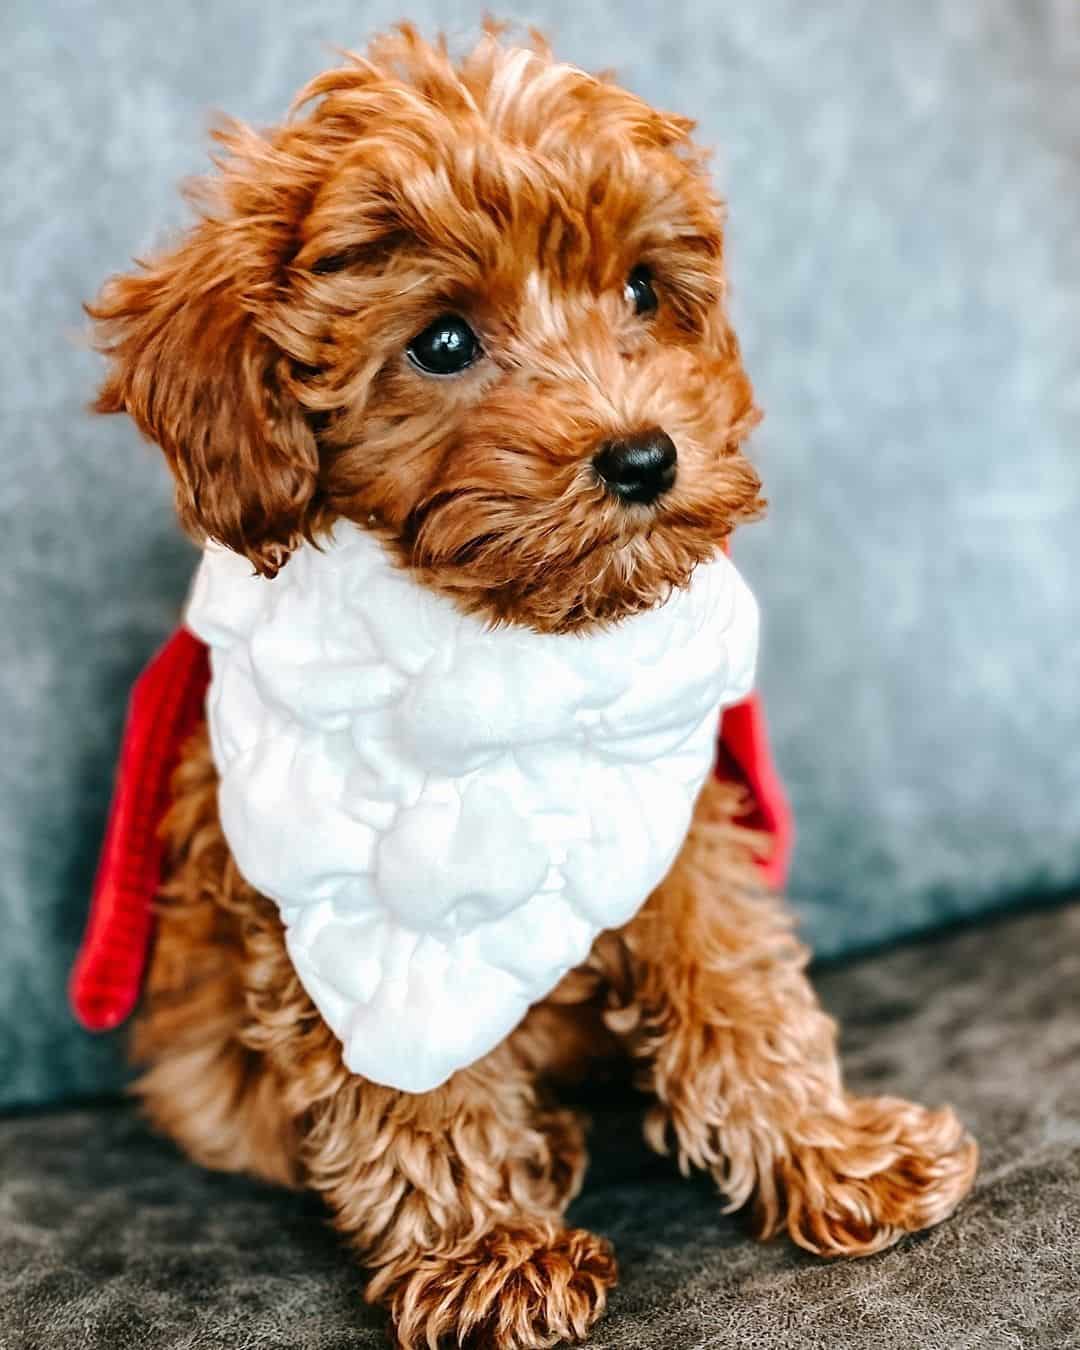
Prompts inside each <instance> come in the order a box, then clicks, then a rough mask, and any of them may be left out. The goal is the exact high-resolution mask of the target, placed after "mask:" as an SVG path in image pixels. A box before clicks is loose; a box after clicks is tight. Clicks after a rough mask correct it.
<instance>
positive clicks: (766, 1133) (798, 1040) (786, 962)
mask: <svg viewBox="0 0 1080 1350" xmlns="http://www.w3.org/2000/svg"><path fill="white" fill-rule="evenodd" d="M739 798H740V791H739V789H737V788H735V787H733V786H731V785H728V784H723V783H719V782H713V783H710V784H709V785H708V786H707V787H706V788H705V790H704V792H703V793H702V796H701V798H700V800H699V802H698V807H697V812H696V816H695V820H694V824H693V827H692V828H691V831H690V834H689V836H688V838H687V841H686V844H685V845H684V847H683V851H682V854H681V855H680V858H679V861H678V863H677V864H676V866H675V867H674V869H673V870H672V872H671V873H670V875H669V876H668V878H667V879H666V880H665V882H664V883H663V884H662V885H661V886H660V887H659V888H658V889H657V890H656V891H655V892H654V894H653V895H652V896H651V897H650V899H649V901H648V903H647V904H646V905H645V907H644V908H643V909H642V911H641V912H640V913H639V914H638V916H637V917H636V918H635V919H634V920H633V921H632V923H631V924H630V925H629V927H628V928H627V929H626V930H625V934H624V936H625V940H626V943H627V945H628V946H629V948H630V950H631V951H632V952H633V953H634V956H635V960H636V963H637V987H636V989H635V991H634V998H633V1001H632V1002H631V1003H630V1005H629V1006H628V1007H626V1008H625V1009H623V1010H621V1011H620V1012H619V1013H617V1014H612V1015H611V1017H610V1019H609V1020H610V1022H611V1025H612V1026H614V1027H617V1028H618V1029H619V1030H620V1031H621V1032H622V1034H623V1035H624V1037H625V1038H626V1040H627V1042H628V1044H629V1046H630V1049H631V1051H632V1053H633V1054H634V1055H635V1056H637V1057H638V1058H639V1059H640V1060H641V1062H642V1071H641V1082H642V1084H643V1085H644V1086H645V1087H646V1088H647V1089H648V1090H650V1091H651V1092H653V1093H654V1094H655V1096H656V1099H657V1100H656V1104H655V1105H654V1107H653V1108H652V1110H651V1111H650V1114H649V1118H648V1123H647V1135H648V1138H649V1140H650V1142H651V1143H652V1144H653V1146H654V1147H655V1148H657V1149H658V1150H660V1151H661V1152H663V1151H666V1150H667V1148H668V1147H669V1141H673V1142H674V1146H675V1149H676V1151H677V1155H678V1159H679V1164H680V1166H681V1167H682V1169H683V1170H684V1171H686V1170H687V1169H688V1168H689V1167H690V1166H691V1165H692V1166H695V1167H704V1168H708V1169H709V1170H710V1171H711V1172H712V1173H713V1175H714V1176H715V1177H716V1179H717V1181H718V1182H719V1184H720V1187H721V1189H722V1190H723V1191H724V1193H725V1194H726V1196H727V1197H728V1200H729V1207H730V1208H731V1209H737V1208H739V1207H740V1206H742V1205H744V1204H746V1203H747V1202H748V1201H750V1200H751V1199H753V1202H754V1226H755V1229H756V1231H757V1233H758V1235H759V1236H761V1237H770V1236H772V1235H773V1234H774V1233H776V1232H777V1231H778V1230H779V1229H780V1228H786V1229H787V1231H788V1233H789V1235H790V1236H791V1238H792V1239H793V1240H794V1241H795V1242H797V1243H798V1244H799V1246H801V1247H805V1248H806V1249H807V1250H808V1251H812V1252H815V1253H817V1254H818V1255H821V1256H841V1255H847V1256H863V1255H867V1254H868V1253H870V1252H875V1251H879V1250H881V1248H883V1247H888V1246H890V1245H892V1243H894V1242H896V1241H897V1239H898V1238H900V1237H901V1236H902V1235H903V1234H904V1233H907V1232H914V1231H916V1230H917V1229H920V1228H926V1227H928V1226H930V1225H931V1224H935V1223H939V1222H940V1221H941V1220H942V1219H944V1218H945V1217H946V1216H947V1215H949V1214H950V1213H951V1212H952V1210H953V1209H954V1208H955V1207H956V1205H957V1204H958V1203H959V1202H960V1200H961V1199H962V1198H963V1197H964V1196H965V1195H966V1194H967V1192H968V1190H969V1188H970V1186H971V1183H972V1180H973V1177H974V1172H975V1164H976V1156H977V1154H976V1147H975V1144H974V1142H973V1141H972V1140H971V1139H970V1138H969V1137H968V1135H967V1134H966V1133H965V1131H964V1129H963V1127H962V1126H961V1124H960V1122H959V1121H958V1120H957V1118H956V1116H955V1115H954V1114H953V1112H952V1111H951V1110H950V1109H949V1108H947V1107H946V1108H943V1109H941V1110H939V1111H928V1110H926V1109H925V1108H923V1107H921V1106H915V1105H913V1104H911V1103H909V1102H904V1101H899V1100H896V1099H894V1098H888V1097H883V1098H874V1099H859V1098H855V1097H852V1096H849V1095H848V1094H847V1093H846V1092H845V1091H844V1089H843V1087H842V1084H841V1077H840V1066H839V1063H838V1060H837V1054H836V1029H835V1025H834V1023H833V1022H832V1019H831V1018H829V1017H828V1016H826V1014H825V1013H824V1012H823V1011H822V1010H821V1008H820V1007H819V1005H818V1002H817V999H816V998H815V996H814V992H813V990H812V988H811V987H810V983H809V981H808V980H807V978H806V974H805V967H806V963H807V959H808V953H807V952H806V950H805V949H804V948H803V947H802V946H801V945H800V944H799V943H798V942H797V941H796V940H795V938H794V937H793V935H792V931H791V929H792V920H791V918H790V916H789V915H788V913H787V912H786V911H785V910H784V908H783V907H782V906H781V904H780V902H779V901H778V899H777V898H776V897H775V896H772V895H770V894H768V893H767V892H764V891H763V890H762V889H761V886H760V883H759V881H758V879H757V876H756V872H755V866H754V846H755V840H754V837H753V836H752V835H751V834H749V833H748V832H747V831H745V830H743V829H741V828H740V827H739V826H738V825H737V824H735V823H733V821H734V818H735V817H736V816H737V814H738V811H739V804H740V803H739Z"/></svg>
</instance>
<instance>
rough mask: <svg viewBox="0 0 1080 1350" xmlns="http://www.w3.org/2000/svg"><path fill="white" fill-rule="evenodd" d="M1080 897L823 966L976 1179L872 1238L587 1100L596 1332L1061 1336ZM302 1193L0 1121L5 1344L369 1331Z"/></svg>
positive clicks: (886, 1066)
mask: <svg viewBox="0 0 1080 1350" xmlns="http://www.w3.org/2000/svg"><path fill="white" fill-rule="evenodd" d="M1078 965H1080V906H1074V907H1072V908H1069V909H1061V910H1058V911H1056V912H1053V913H1049V914H1038V915H1034V916H1031V917H1027V918H1024V919H1023V920H1020V921H1016V920H1014V921H1011V922H1009V923H1008V924H1005V925H993V926H990V927H987V928H986V929H985V930H971V931H968V932H964V933H962V934H960V935H957V936H953V937H950V938H948V939H946V940H938V941H936V942H934V943H932V944H923V945H916V946H912V947H909V948H907V949H905V950H901V951H897V952H894V953H892V954H891V955H888V956H885V957H880V958H877V959H874V960H870V961H866V962H864V963H862V964H858V965H855V966H853V967H851V968H848V969H845V970H841V971H836V972H834V973H832V974H830V975H829V976H828V977H827V978H825V979H824V980H823V981H822V990H823V993H824V996H825V999H826V1002H827V1003H828V1005H829V1006H830V1008H831V1009H832V1010H833V1011H835V1012H836V1013H837V1014H838V1015H839V1016H840V1018H841V1020H842V1022H843V1025H844V1026H845V1028H846V1034H845V1043H846V1048H847V1061H848V1065H849V1068H850V1078H851V1080H852V1082H853V1084H854V1085H855V1086H857V1087H859V1088H861V1089H863V1090H866V1091H871V1092H875V1093H877V1092H898V1093H905V1094H908V1095H911V1096H915V1097H920V1098H922V1099H923V1100H925V1101H927V1102H940V1101H943V1100H946V1099H951V1100H952V1101H953V1102H954V1103H955V1105H956V1106H957V1108H958V1110H959V1111H960V1113H961V1114H962V1116H963V1117H964V1119H965V1120H966V1121H967V1122H968V1124H969V1125H970V1126H971V1128H972V1129H973V1130H974V1132H975V1133H976V1134H977V1135H978V1137H979V1139H980V1142H981V1144H982V1150H983V1152H982V1165H981V1172H980V1176H979V1179H978V1182H977V1186H976V1190H975V1192H974V1194H973V1195H972V1197H971V1198H970V1199H969V1200H968V1201H967V1203H966V1204H965V1205H964V1206H963V1208H962V1209H961V1210H960V1211H959V1212H958V1214H957V1215H956V1216H955V1217H954V1218H953V1219H952V1220H950V1221H949V1222H947V1223H946V1224H944V1225H942V1226H941V1227H939V1228H937V1229H934V1230H933V1231H932V1232H930V1233H928V1234H925V1235H922V1236H919V1237H917V1238H913V1239H908V1240H907V1241H905V1242H903V1243H902V1244H901V1245H900V1246H899V1247H898V1248H896V1249H894V1250H893V1251H891V1252H887V1253H884V1254H883V1255H881V1256H878V1257H873V1258H870V1259H868V1260H862V1261H837V1262H831V1263H830V1262H821V1261H817V1260H815V1259H813V1258H811V1257H808V1256H805V1255H803V1254H801V1253H799V1252H797V1251H796V1250H794V1249H793V1248H792V1247H790V1246H789V1245H787V1244H786V1243H783V1242H776V1243H772V1244H769V1245H767V1246H760V1245H757V1244H755V1243H753V1242H751V1241H750V1240H749V1239H748V1238H747V1237H746V1235H745V1233H744V1231H743V1227H742V1222H741V1220H740V1219H739V1218H738V1217H737V1216H736V1217H731V1216H728V1217H725V1216H724V1215H723V1214H722V1213H721V1202H720V1200H719V1199H718V1197H717V1195H716V1193H715V1191H714V1190H713V1188H712V1185H711V1183H710V1182H708V1181H707V1180H704V1179H701V1178H698V1179H697V1180H695V1181H693V1182H686V1181H683V1180H682V1179H681V1178H679V1177H678V1176H677V1175H676V1173H675V1169H674V1165H673V1164H672V1163H670V1162H668V1161H665V1160H663V1159H659V1158H656V1157H654V1156H653V1155H651V1154H649V1153H647V1152H646V1151H645V1150H644V1149H643V1147H642V1146H641V1144H640V1142H639V1140H640V1133H639V1120H640V1108H637V1107H634V1106H632V1105H631V1104H629V1103H625V1102H615V1101H612V1102H608V1103H606V1104H604V1105H601V1106H600V1108H599V1109H597V1110H596V1112H595V1116H596V1119H595V1124H594V1128H593V1131H592V1135H591V1141H592V1148H593V1151H594V1154H595V1161H594V1163H593V1166H592V1168H591V1169H590V1173H589V1180H588V1181H587V1183H586V1189H585V1192H584V1194H583V1195H582V1197H581V1198H580V1199H579V1200H578V1202H577V1203H576V1204H575V1206H574V1209H573V1211H572V1218H573V1219H574V1220H575V1221H576V1222H578V1223H581V1224H585V1225H588V1226H590V1227H592V1228H594V1229H595V1230H597V1231H599V1232H602V1233H605V1234H607V1235H609V1236H610V1237H611V1238H612V1239H614V1241H615V1244H616V1247H617V1250H618V1253H619V1257H620V1268H621V1283H620V1285H619V1287H618V1288H617V1289H616V1291H615V1293H614V1296H613V1300H612V1305H611V1311H610V1315H609V1316H608V1318H607V1319H606V1320H605V1321H604V1322H602V1323H600V1324H599V1326H598V1328H597V1330H596V1332H595V1334H594V1336H593V1337H592V1340H591V1344H592V1345H593V1346H595V1347H596V1348H597V1350H705V1347H709V1350H729V1348H730V1350H743V1348H744V1347H747V1346H753V1347H755V1350H839V1348H840V1347H843V1350H890V1348H892V1347H895V1350H916V1347H917V1348H918V1350H946V1347H948V1350H958V1347H961V1346H967V1347H972V1348H973V1350H974V1347H984V1346H985V1347H987V1350H991V1348H992V1350H998V1347H1000V1348H1001V1350H1064V1347H1066V1346H1072V1345H1075V1344H1077V1340H1076V1333H1077V1330H1078V1326H1080V1324H1078V1322H1077V1307H1076V1254H1077V1251H1078V1250H1080V979H1078V973H1080V972H1078ZM360 1288H361V1280H360V1276H359V1273H358V1271H357V1270H356V1269H355V1268H354V1266H353V1265H352V1263H351V1261H350V1259H349V1258H348V1257H347V1256H346V1255H345V1253H344V1252H343V1250H342V1249H341V1248H340V1247H339V1245H338V1242H337V1241H336V1239H335V1238H334V1236H333V1235H332V1234H331V1233H330V1232H329V1231H328V1229H327V1226H326V1224H325V1221H324V1216H323V1213H322V1211H321V1209H320V1208H319V1206H318V1204H316V1203H315V1202H314V1201H313V1200H312V1199H311V1198H309V1197H305V1196H301V1195H295V1194H291V1193H286V1192H279V1191H274V1190H271V1189H269V1188H267V1187H264V1186H261V1185H259V1184H257V1183H255V1182H252V1181H247V1180H244V1179H243V1178H239V1177H228V1176H222V1175H216V1174H211V1173H208V1172H203V1171H200V1170H199V1169H197V1168H195V1167H193V1166H191V1165H190V1164H188V1163H186V1162H184V1161H183V1160H182V1159H181V1158H180V1157H179V1156H178V1155H177V1154H176V1153H175V1152H174V1150H173V1149H172V1147H171V1146H170V1145H169V1144H167V1143H165V1142H163V1141H160V1140H158V1139H155V1138H153V1137H152V1136H151V1135H149V1134H148V1133H147V1132H146V1130H145V1129H143V1127H142V1126H141V1125H139V1124H138V1123H137V1121H136V1120H135V1119H134V1118H133V1117H132V1115H131V1114H130V1113H129V1111H127V1110H126V1109H124V1110H118V1109H116V1108H113V1109H105V1110H97V1111H89V1110H87V1111H70V1112H67V1113H64V1114H58V1115H52V1116H37V1117H35V1116H26V1117H23V1118H21V1119H16V1120H12V1121H8V1122H7V1123H0V1346H4V1347H11V1350H38V1348H39V1347H40V1348H41V1350H44V1347H46V1346H47V1347H48V1350H218V1348H219V1347H220V1348H221V1350H245V1348H246V1347H255V1346H257V1347H259V1350H346V1347H349V1350H365V1348H366V1347H371V1350H376V1347H379V1346H382V1345H385V1344H386V1341H385V1332H384V1330H383V1325H384V1324H383V1319H382V1316H381V1315H380V1314H379V1313H377V1312H375V1311H372V1310H371V1309H368V1308H366V1307H364V1306H363V1305H362V1303H361V1301H360Z"/></svg>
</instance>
